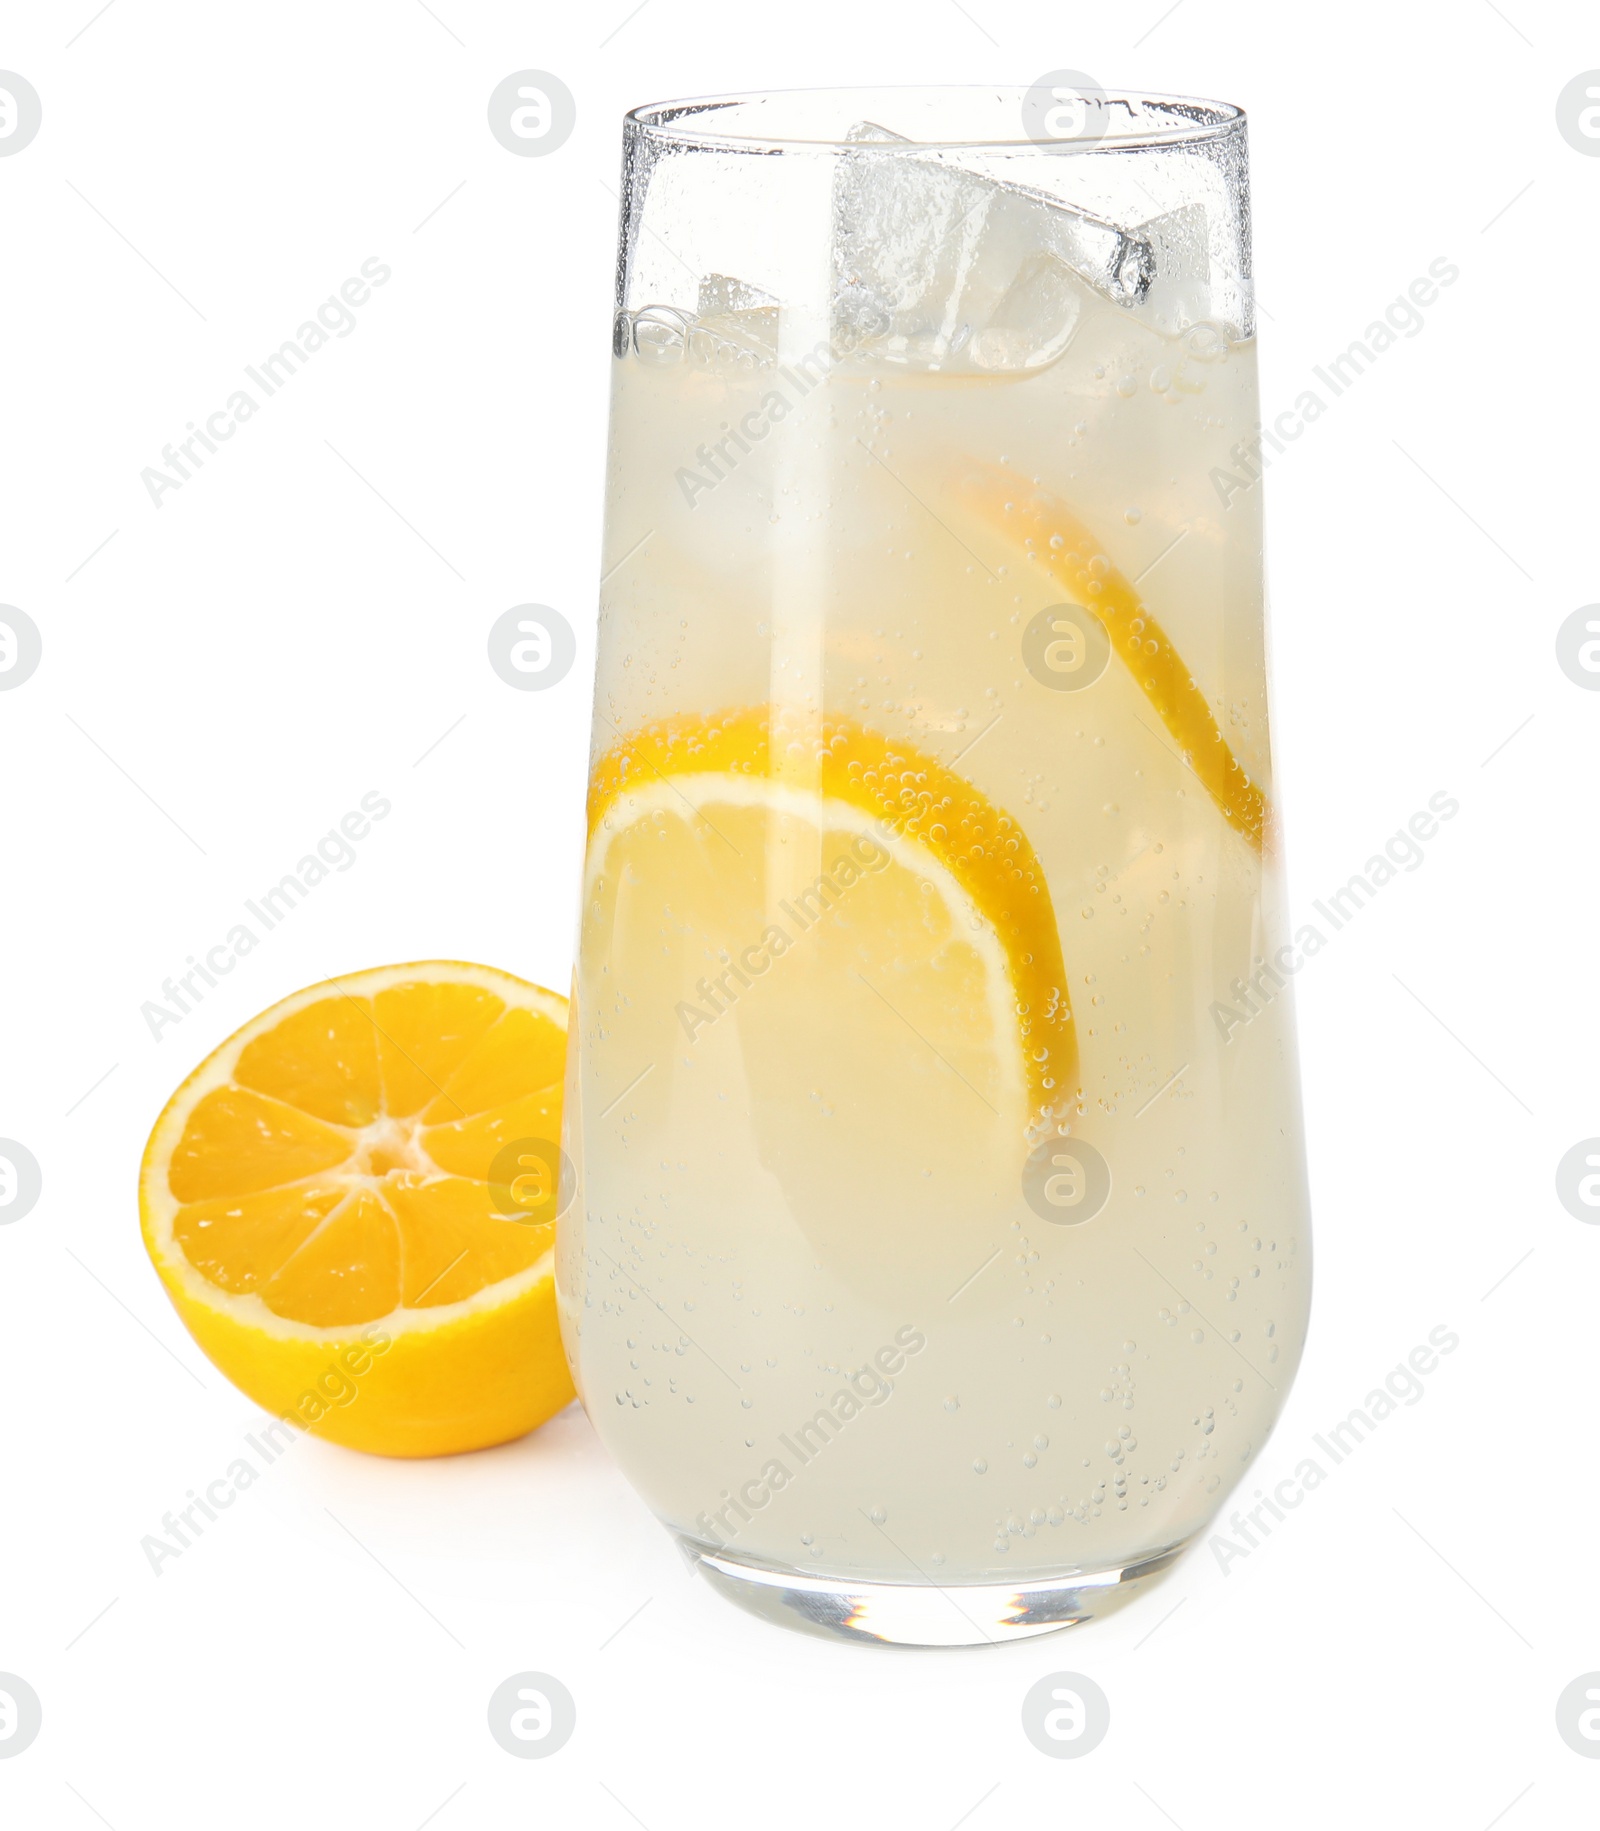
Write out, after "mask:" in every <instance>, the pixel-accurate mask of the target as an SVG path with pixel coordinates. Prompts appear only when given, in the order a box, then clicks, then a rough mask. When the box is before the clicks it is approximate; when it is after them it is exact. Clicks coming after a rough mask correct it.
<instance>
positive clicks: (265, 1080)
mask: <svg viewBox="0 0 1600 1831" xmlns="http://www.w3.org/2000/svg"><path fill="white" fill-rule="evenodd" d="M233 1079H234V1082H235V1084H236V1085H237V1086H240V1087H250V1088H254V1089H255V1091H256V1092H257V1093H263V1094H269V1095H270V1096H271V1097H272V1098H273V1099H274V1100H282V1101H283V1102H284V1104H285V1105H287V1106H296V1107H298V1108H299V1109H300V1111H301V1112H303V1113H310V1114H311V1115H312V1116H313V1117H314V1118H317V1119H322V1120H325V1121H326V1122H327V1123H328V1124H329V1125H369V1124H370V1123H371V1122H372V1120H373V1119H374V1118H375V1117H376V1115H377V1112H378V1109H379V1108H380V1106H381V1105H382V1104H383V1090H382V1088H381V1086H380V1085H379V1082H378V1039H377V1036H376V1034H375V1033H374V1031H373V1028H372V1007H371V1006H370V1005H369V1004H368V1003H367V1002H366V1000H365V999H358V998H349V997H336V998H323V999H319V1000H318V1001H317V1003H316V1004H312V1005H306V1006H305V1007H304V1008H303V1009H301V1010H299V1011H294V1012H291V1013H290V1015H289V1016H287V1017H285V1018H284V1019H283V1021H282V1022H281V1023H279V1024H277V1025H275V1026H274V1027H273V1028H272V1029H271V1030H269V1031H267V1032H266V1034H265V1035H263V1036H258V1037H257V1038H256V1039H255V1041H254V1042H252V1043H249V1044H247V1045H246V1046H245V1048H244V1049H242V1050H241V1051H240V1053H239V1061H238V1065H237V1067H235V1069H234V1071H233Z"/></svg>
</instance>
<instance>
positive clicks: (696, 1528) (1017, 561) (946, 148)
mask: <svg viewBox="0 0 1600 1831" xmlns="http://www.w3.org/2000/svg"><path fill="white" fill-rule="evenodd" d="M624 150H625V160H624V189H623V196H622V218H621V253H620V260H619V265H618V278H617V311H616V318H615V324H614V345H613V347H614V351H615V363H614V365H613V369H612V377H613V394H612V417H611V445H610V460H609V478H608V498H607V531H606V551H605V559H604V577H603V585H602V603H601V616H600V644H599V663H598V680H597V684H596V689H595V712H594V746H593V768H592V776H591V786H590V795H589V841H588V856H587V866H586V877H585V883H584V891H583V907H582V917H581V939H580V958H579V964H578V969H577V975H576V980H577V983H576V1005H575V1011H574V1021H573V1024H572V1039H573V1046H572V1053H571V1061H570V1067H569V1085H568V1090H567V1101H566V1115H567V1133H566V1138H567V1150H568V1153H569V1155H570V1157H571V1159H572V1160H573V1166H574V1169H575V1172H576V1183H577V1188H578V1196H577V1199H576V1202H575V1205H574V1207H573V1209H572V1210H571V1212H570V1213H569V1215H568V1217H567V1219H566V1222H565V1224H564V1227H563V1230H562V1233H561V1240H560V1246H559V1266H558V1284H559V1291H560V1300H561V1305H562V1326H563V1330H564V1334H565V1339H566V1344H567V1351H568V1355H569V1358H570V1360H571V1363H572V1368H573V1373H574V1377H575V1379H576V1381H577V1384H578V1389H579V1391H580V1393H581V1394H582V1396H583V1400H584V1403H585V1405H586V1407H587V1409H588V1412H589V1416H590V1417H591V1418H592V1420H593V1421H594V1425H595V1428H596V1429H597V1430H598V1431H599V1433H600V1436H601V1437H602V1439H603V1440H604V1441H605V1443H606V1445H607V1446H608V1447H609V1449H610V1450H611V1452H612V1453H613V1454H614V1456H615V1457H616V1459H617V1461H618V1463H619V1464H620V1465H621V1467H622V1468H623V1470H624V1471H625V1472H626V1474H627V1475H628V1476H629V1478H630V1479H631V1481H632V1482H633V1483H634V1485H635V1487H636V1488H637V1489H638V1491H639V1492H640V1494H641V1495H642V1496H643V1497H644V1499H645V1500H646V1502H647V1503H648V1504H649V1506H650V1507H651V1508H652V1509H653V1510H654V1511H655V1513H656V1514H657V1515H658V1516H659V1517H660V1518H661V1519H662V1520H663V1521H664V1522H665V1524H666V1525H667V1527H668V1528H669V1529H670V1530H671V1531H672V1532H673V1533H674V1534H675V1535H676V1536H677V1538H678V1540H679V1541H680V1543H681V1544H682V1545H683V1546H684V1547H685V1548H686V1549H687V1550H688V1551H689V1552H690V1553H691V1554H692V1555H693V1556H694V1557H695V1558H696V1559H698V1561H699V1563H700V1566H701V1568H702V1569H703V1570H704V1572H705V1573H706V1574H707V1575H708V1576H709V1577H710V1578H711V1579H712V1580H713V1582H714V1583H715V1584H716V1585H717V1586H718V1587H720V1588H721V1589H723V1590H724V1591H725V1592H726V1593H728V1594H729V1595H731V1596H733V1597H735V1598H737V1599H738V1600H739V1601H741V1602H743V1603H744V1604H745V1605H746V1606H748V1607H750V1608H752V1609H754V1610H756V1611H757V1612H759V1613H762V1614H765V1615H767V1616H769V1617H771V1618H773V1619H778V1620H783V1621H787V1622H788V1623H790V1624H791V1625H794V1626H799V1627H805V1628H809V1629H812V1630H814V1631H818V1632H825V1633H833V1634H837V1635H842V1636H845V1637H848V1638H854V1639H861V1640H875V1641H891V1642H900V1643H910V1644H920V1645H930V1644H965V1643H969V1642H979V1641H986V1640H1000V1639H1006V1638H1012V1637H1017V1636H1022V1635H1029V1634H1036V1633H1040V1632H1043V1631H1046V1630H1048V1629H1050V1628H1054V1627H1059V1626H1063V1625H1066V1624H1068V1623H1071V1622H1074V1621H1079V1620H1082V1619H1084V1618H1085V1617H1086V1616H1089V1615H1093V1614H1096V1613H1098V1612H1101V1611H1102V1610H1103V1609H1104V1608H1105V1607H1107V1606H1109V1604H1110V1603H1111V1602H1112V1601H1113V1600H1115V1599H1117V1598H1119V1597H1120V1596H1124V1595H1126V1594H1127V1593H1129V1586H1130V1585H1132V1584H1135V1583H1137V1582H1138V1581H1139V1580H1140V1579H1143V1578H1148V1577H1150V1576H1152V1575H1153V1574H1154V1573H1156V1572H1157V1571H1159V1570H1160V1569H1162V1568H1163V1567H1164V1566H1166V1565H1167V1564H1169V1563H1170V1562H1171V1561H1172V1560H1173V1559H1174V1558H1175V1557H1176V1556H1177V1555H1178V1553H1179V1552H1180V1551H1181V1550H1182V1548H1183V1547H1184V1546H1185V1545H1186V1544H1187V1543H1188V1542H1189V1541H1190V1540H1192V1539H1193V1538H1194V1537H1195V1535H1196V1534H1197V1533H1199V1532H1200V1531H1202V1530H1203V1529H1204V1527H1205V1526H1206V1523H1207V1522H1208V1521H1209V1520H1210V1519H1211V1518H1212V1516H1213V1515H1214V1514H1215V1513H1216V1512H1217V1510H1218V1509H1219V1507H1221V1506H1222V1504H1223V1502H1224V1500H1225V1499H1226V1497H1227V1495H1228V1493H1229V1492H1230V1490H1231V1489H1232V1488H1233V1487H1234V1486H1235V1484H1236V1483H1237V1482H1238V1481H1239V1479H1240V1477H1241V1476H1242V1475H1243V1474H1244V1472H1245V1470H1246V1469H1247V1468H1248V1467H1249V1465H1250V1463H1251V1460H1252V1459H1253V1458H1254V1457H1255V1455H1256V1454H1257V1453H1258V1451H1259V1450H1260V1448H1261V1445H1262V1443H1263V1441H1264V1439H1265V1437H1266V1435H1267V1433H1268V1431H1269V1430H1270V1429H1271V1427H1272V1424H1273V1421H1274V1419H1275V1418H1276V1416H1277V1413H1278V1410H1279V1408H1280V1406H1281V1405H1282V1403H1283V1400H1284V1395H1285V1393H1286V1391H1287V1390H1288V1386H1289V1383H1290V1381H1291V1379H1292V1378H1293V1376H1294V1372H1295V1368H1296V1365H1297V1363H1298V1360H1299V1356H1300V1351H1301V1345H1302V1341H1303V1338H1304V1333H1305V1325H1306V1312H1307V1300H1308V1290H1309V1270H1310V1267H1309V1256H1308V1244H1307V1202H1306V1191H1305V1181H1304V1169H1303V1158H1302V1144H1301V1124H1300V1111H1299V1095H1298V1090H1297V1081H1296V1065H1295V1052H1294V1039H1293V1025H1292V1021H1291V999H1290V980H1291V978H1292V975H1293V973H1294V972H1295V971H1296V970H1297V969H1298V966H1299V964H1300V956H1299V954H1298V953H1297V951H1296V949H1295V947H1294V944H1293V942H1292V941H1291V939H1290V936H1289V933H1288V929H1287V926H1286V923H1285V916H1284V907H1283V898H1282V891H1281V887H1280V877H1279V872H1278V868H1277V864H1276V860H1275V852H1276V823H1275V820H1274V812H1273V802H1272V790H1271V768H1270V756H1269V746H1268V733H1267V680H1266V667H1265V658H1264V648H1263V627H1262V580H1261V522H1260V492H1259V490H1258V488H1257V487H1256V486H1255V478H1256V476H1257V474H1258V469H1259V466H1258V465H1257V464H1256V463H1254V462H1253V461H1252V458H1251V451H1250V448H1251V444H1252V440H1253V438H1254V437H1255V435H1256V428H1257V402H1256V368H1255V353H1254V343H1253V340H1252V339H1253V322H1252V312H1251V300H1250V283H1249V277H1248V276H1249V272H1250V248H1249V233H1248V202H1247V198H1248V192H1247V168H1246V153H1245V123H1244V117H1243V116H1242V114H1241V113H1240V112H1239V111H1238V110H1237V109H1235V108H1231V107H1227V106H1223V105H1220V104H1214V103H1208V102H1194V101H1185V100H1181V99H1177V98H1171V97H1148V96H1131V95H1115V96H1107V95H1103V94H1101V93H1100V92H1099V91H1096V90H1093V89H1091V88H1089V87H1087V86H1083V87H1082V88H1081V89H1079V90H1077V91H1073V90H1071V89H1068V88H1061V87H1055V88H1048V87H1047V88H1043V89H1040V90H1034V91H1026V92H1024V91H1020V90H1019V91H1013V92H1007V91H996V90H980V89H970V90H968V89H945V90H871V91H841V92H831V93H802V94H791V95H771V96H751V97H733V98H719V99H714V100H708V101H697V102H685V103H673V104H668V105H663V106H658V107H649V108H641V109H639V110H637V111H636V112H635V113H633V114H632V115H630V116H629V117H628V120H627V123H626V128H625V149H624Z"/></svg>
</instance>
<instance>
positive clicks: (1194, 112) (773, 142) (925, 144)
mask: <svg viewBox="0 0 1600 1831" xmlns="http://www.w3.org/2000/svg"><path fill="white" fill-rule="evenodd" d="M1036 87H1038V85H1037V84H1035V85H1032V86H1031V87H1029V88H1020V87H1017V86H1015V85H1009V86H1008V85H998V86H997V85H995V84H990V83H932V84H918V83H904V84H845V85H840V86H837V87H820V88H804V89H768V90H743V91H735V92H733V93H730V94H726V95H702V96H690V97H684V98H681V99H679V100H676V101H663V102H645V103H641V104H640V105H639V106H638V107H636V108H630V109H629V110H628V112H627V113H626V114H625V115H624V116H623V124H624V127H625V128H630V129H632V130H634V131H635V132H638V133H641V134H645V135H647V136H648V137H649V138H650V139H652V140H656V141H661V142H664V143H668V144H674V145H679V146H685V147H696V146H697V147H716V146H721V147H732V148H741V149H745V148H748V149H752V150H759V151H768V152H781V151H783V150H784V149H785V148H790V147H793V148H796V149H799V148H809V149H810V150H812V151H815V152H849V153H868V154H871V153H887V154H895V153H898V154H901V155H904V154H907V153H925V152H960V151H979V150H991V151H996V152H1028V153H1046V154H1052V153H1054V154H1058V155H1060V154H1071V155H1073V156H1081V155H1082V154H1084V153H1092V152H1097V151H1125V150H1133V149H1137V148H1139V147H1156V146H1165V147H1172V146H1184V145H1200V144H1203V143H1204V142H1207V141H1211V140H1217V139H1224V138H1226V137H1227V136H1228V135H1229V134H1232V133H1236V132H1237V131H1238V130H1239V129H1240V128H1242V127H1243V126H1244V125H1245V122H1246V119H1247V116H1246V113H1245V110H1244V109H1243V108H1241V107H1239V106H1238V105H1237V104H1236V103H1234V102H1219V101H1211V100H1207V99H1206V98H1204V97H1202V96H1193V95H1173V94H1169V93H1167V92H1165V91H1161V90H1153V89H1138V90H1135V89H1103V90H1098V91H1097V92H1098V94H1099V95H1100V96H1101V97H1102V99H1103V100H1104V101H1105V102H1106V103H1108V104H1110V105H1112V106H1121V107H1123V108H1126V109H1128V110H1129V111H1130V112H1133V113H1135V114H1136V113H1137V111H1139V110H1142V109H1144V108H1146V107H1149V108H1155V109H1163V110H1168V111H1170V114H1171V115H1172V116H1176V117H1178V118H1176V119H1169V120H1167V121H1164V122H1155V121H1142V120H1138V119H1136V118H1134V119H1130V120H1128V121H1126V122H1121V123H1117V124H1115V125H1108V126H1107V127H1106V128H1105V129H1104V130H1103V131H1101V132H1100V133H1098V134H1097V135H1095V136H1094V137H1093V138H1092V139H1085V140H1082V141H1067V140H1059V141H1053V140H1049V139H1040V138H1036V137H1035V136H1033V135H1031V134H1029V133H1027V132H1026V131H1025V130H1022V129H1020V128H1019V130H1018V131H1017V132H1014V133H1008V134H998V135H992V136H991V135H972V134H967V135H958V136H956V137H954V138H951V139H931V138H930V139H921V138H917V137H914V136H907V137H905V138H901V139H895V140H851V139H847V138H845V137H843V136H842V135H829V134H802V133H771V132H768V133H750V132H738V131H734V130H730V129H728V128H719V127H715V126H712V125H711V124H710V123H709V122H707V124H706V125H704V126H700V127H697V126H695V125H693V124H692V123H694V122H695V121H697V120H699V119H701V118H702V117H706V116H711V117H712V118H713V119H714V118H715V117H716V116H718V115H720V114H723V113H725V112H731V111H733V110H736V109H743V108H750V107H752V106H754V105H759V104H761V103H764V102H782V101H801V100H820V99H822V98H824V97H839V98H841V99H842V98H845V97H849V96H901V97H905V98H907V99H911V98H921V99H925V100H934V99H937V98H940V97H961V98H972V97H976V96H980V95H986V96H991V97H993V98H994V100H995V101H996V102H1004V101H1006V100H1008V99H1009V101H1010V103H1011V105H1012V107H1013V109H1014V111H1015V115H1016V118H1017V119H1018V120H1019V121H1020V119H1021V115H1022V108H1023V104H1024V102H1025V101H1026V100H1027V98H1028V96H1029V95H1030V94H1031V93H1032V89H1033V88H1036Z"/></svg>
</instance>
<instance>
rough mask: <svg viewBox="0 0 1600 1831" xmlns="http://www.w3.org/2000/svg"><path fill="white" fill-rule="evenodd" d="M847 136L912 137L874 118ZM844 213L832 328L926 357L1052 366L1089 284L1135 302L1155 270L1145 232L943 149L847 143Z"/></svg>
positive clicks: (992, 366) (886, 351) (840, 209)
mask: <svg viewBox="0 0 1600 1831" xmlns="http://www.w3.org/2000/svg"><path fill="white" fill-rule="evenodd" d="M847 138H849V139H851V140H852V141H856V142H860V143H863V145H865V144H867V143H884V142H894V141H900V142H901V143H902V144H903V143H904V142H903V140H902V137H901V136H900V135H897V134H892V133H890V132H889V130H888V129H886V128H882V127H877V126H874V125H873V124H871V123H867V122H863V123H862V124H861V126H860V127H858V128H856V129H854V130H853V131H852V132H851V134H850V135H848V136H847ZM833 214H834V242H833V269H834V271H833V283H834V329H835V335H836V336H837V337H839V338H840V339H841V340H843V341H846V342H849V343H860V342H861V341H863V339H864V338H868V337H870V339H871V343H872V352H873V354H874V355H876V356H878V357H880V358H884V359H887V360H889V361H894V362H903V363H907V364H914V365H916V366H918V367H925V368H931V369H941V370H955V371H965V372H969V373H972V372H994V371H1000V370H1005V371H1012V370H1028V369H1034V368H1040V367H1043V366H1044V365H1045V364H1047V363H1050V362H1054V361H1055V360H1056V358H1057V357H1058V356H1059V355H1060V354H1061V353H1062V351H1063V350H1064V349H1065V348H1066V345H1067V343H1068V342H1069V341H1070V339H1071V336H1072V333H1073V330H1074V329H1075V328H1076V325H1077V321H1078V317H1079V315H1080V313H1081V311H1082V309H1083V307H1084V305H1085V304H1087V303H1089V302H1090V298H1091V295H1088V294H1086V293H1085V290H1084V288H1085V283H1087V286H1088V287H1090V288H1092V289H1093V291H1094V292H1096V293H1098V294H1100V295H1101V296H1102V297H1103V298H1105V299H1107V300H1109V301H1110V302H1112V303H1114V304H1116V305H1119V306H1133V305H1137V304H1138V303H1140V302H1141V301H1142V300H1143V299H1144V298H1145V296H1146V294H1147V293H1148V291H1149V289H1150V287H1151V284H1152V283H1153V282H1154V281H1155V280H1156V278H1157V271H1158V264H1157V256H1156V250H1155V248H1154V247H1153V246H1152V244H1151V241H1150V240H1149V239H1148V237H1146V236H1145V235H1143V234H1142V233H1140V232H1138V231H1129V230H1126V229H1122V228H1120V227H1118V225H1117V224H1115V223H1112V222H1108V221H1106V220H1105V219H1104V218H1102V217H1098V216H1095V215H1094V214H1092V213H1091V212H1089V211H1086V210H1079V209H1074V208H1071V207H1070V206H1068V205H1066V204H1063V203H1061V202H1059V201H1058V200H1057V199H1055V198H1053V197H1049V196H1047V195H1045V194H1044V193H1043V192H1041V191H1034V190H1029V189H1026V188H1024V187H1022V186H1017V185H1005V184H1000V183H998V182H996V181H995V180H994V179H992V178H988V177H984V176H982V175H980V174H978V173H975V172H972V171H969V170H966V169H965V168H963V167H962V166H960V165H958V164H955V163H952V162H951V161H950V158H949V156H948V155H945V154H942V153H938V152H928V153H913V154H907V155H903V156H899V157H886V156H884V155H883V154H881V153H877V152H871V151H866V150H863V151H862V152H860V153H846V154H845V155H844V156H843V157H842V159H841V161H840V169H839V174H838V178H837V180H836V182H835V186H834V196H833Z"/></svg>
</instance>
